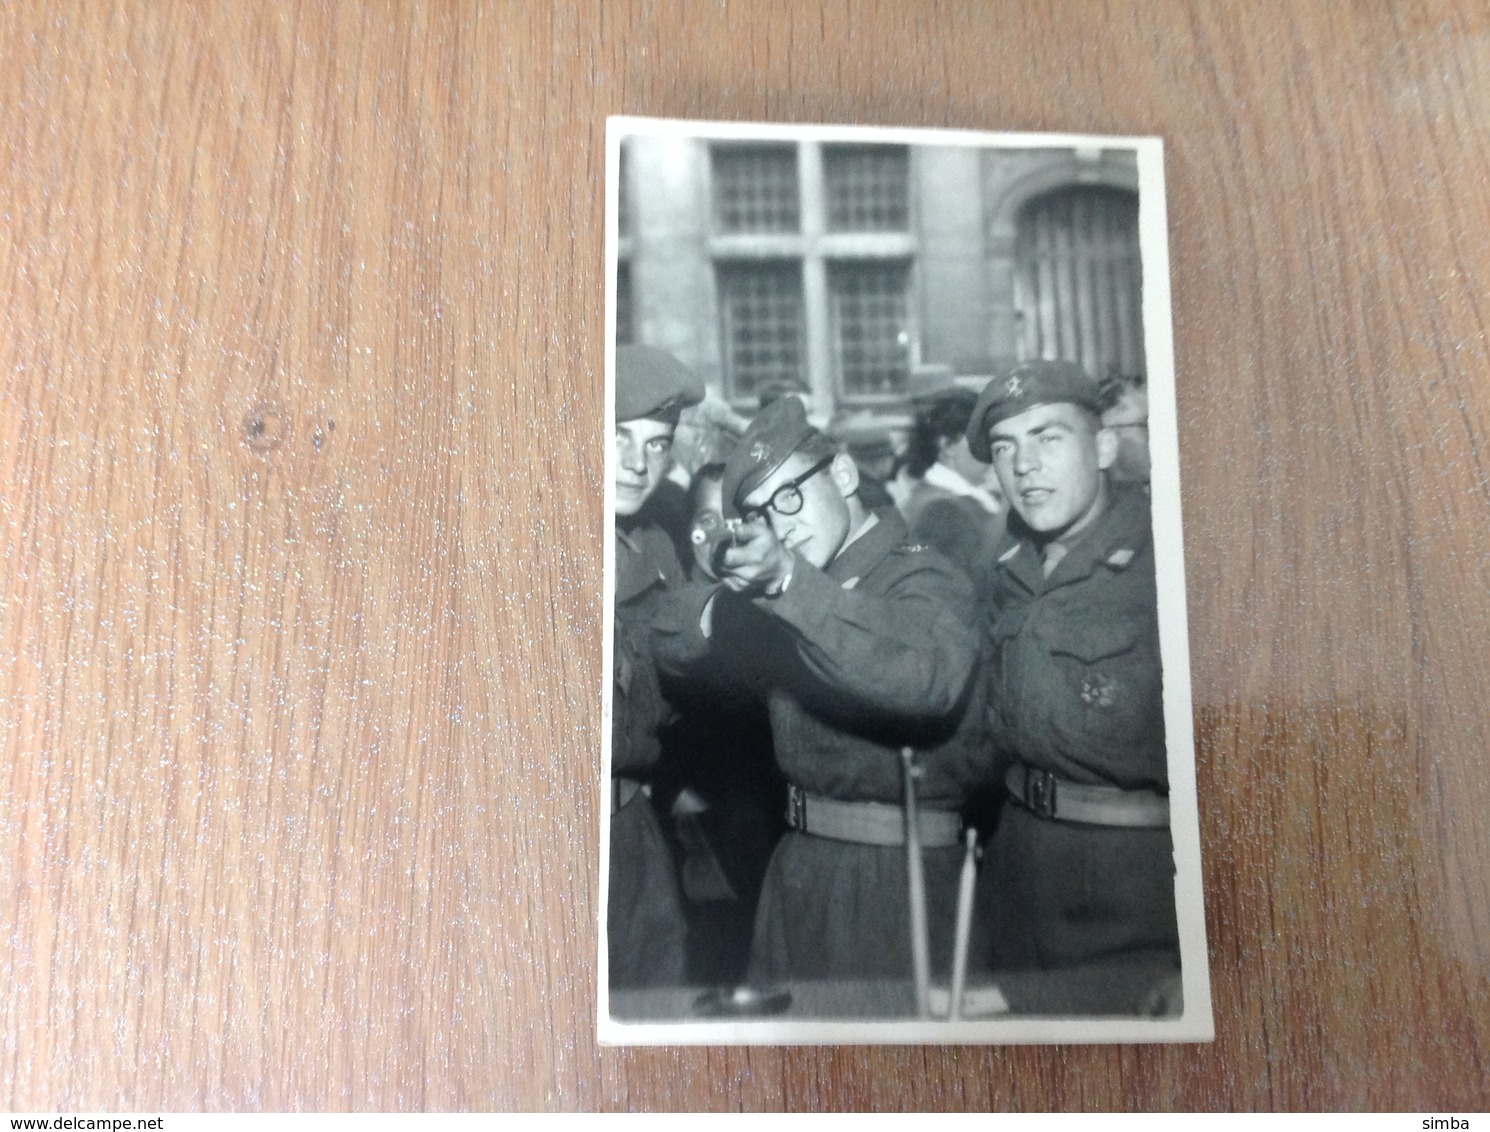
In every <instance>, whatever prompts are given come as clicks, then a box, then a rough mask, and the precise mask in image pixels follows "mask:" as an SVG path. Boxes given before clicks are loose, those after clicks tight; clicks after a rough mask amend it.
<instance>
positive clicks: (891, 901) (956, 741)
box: [658, 398, 989, 981]
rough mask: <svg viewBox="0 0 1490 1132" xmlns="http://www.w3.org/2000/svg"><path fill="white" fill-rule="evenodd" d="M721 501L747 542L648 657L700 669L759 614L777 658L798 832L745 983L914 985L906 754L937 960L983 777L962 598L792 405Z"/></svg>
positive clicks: (776, 728) (779, 405)
mask: <svg viewBox="0 0 1490 1132" xmlns="http://www.w3.org/2000/svg"><path fill="white" fill-rule="evenodd" d="M723 490H724V501H725V505H726V507H727V508H729V509H731V510H732V511H733V512H734V513H735V514H737V515H738V517H739V518H740V520H741V521H742V523H743V525H742V527H741V528H740V530H739V533H738V537H737V541H736V543H735V544H734V545H729V546H726V547H724V548H723V549H722V550H721V552H720V555H719V559H718V562H719V570H718V573H719V577H720V579H721V581H722V586H721V587H716V588H704V589H698V590H694V591H693V592H692V593H691V594H683V593H679V594H677V595H675V599H676V601H677V603H678V604H677V606H676V607H675V609H674V614H675V616H671V617H668V618H666V619H665V620H664V622H663V631H662V633H661V634H660V639H659V642H658V647H659V650H660V652H661V653H662V654H663V655H666V656H668V657H670V658H671V660H672V661H673V662H676V663H683V662H686V661H688V660H689V659H691V658H694V657H696V656H697V655H698V652H699V650H700V649H706V648H707V647H708V639H707V635H708V633H709V632H710V631H711V630H712V627H713V626H714V625H720V624H723V623H725V618H723V617H722V616H720V614H722V613H723V611H724V609H725V608H726V607H727V604H728V603H730V602H736V603H739V602H744V603H749V604H750V605H753V606H754V607H755V609H754V610H752V612H753V613H756V614H757V616H756V618H755V620H757V621H760V622H762V626H761V628H760V630H759V632H760V633H761V635H762V637H763V638H768V639H769V640H770V641H771V647H772V655H773V657H774V658H775V662H774V664H773V667H772V671H771V672H770V673H769V676H768V681H769V686H768V688H767V689H766V693H767V703H768V708H769V714H770V720H771V731H772V737H773V741H774V746H775V751H776V758H777V761H778V763H779V765H780V768H781V771H782V773H783V775H784V776H785V778H786V779H787V781H788V782H789V784H790V785H789V789H788V805H787V822H788V825H789V827H790V828H789V830H788V832H787V833H786V834H785V835H784V836H783V838H782V840H781V842H780V843H779V844H778V846H777V849H776V852H775V854H774V856H773V857H772V860H771V863H770V866H769V867H768V869H767V873H766V877H765V880H764V883H763V886H762V892H761V896H760V901H759V905H758V909H757V913H756V922H755V929H754V938H753V942H752V947H751V959H750V975H751V978H752V979H754V980H757V981H774V980H781V979H823V978H905V977H907V976H909V975H910V973H911V970H912V964H911V953H910V942H909V939H910V936H909V932H910V929H909V912H908V903H907V884H906V865H905V847H904V842H905V827H904V813H903V810H902V808H901V800H902V797H903V783H902V764H901V758H900V750H901V748H902V747H905V746H912V747H914V748H916V750H917V751H918V753H919V760H920V766H921V777H920V779H919V791H920V802H921V815H920V816H921V819H922V820H921V828H920V840H921V842H922V844H923V846H924V847H925V848H924V857H925V872H926V890H927V897H928V910H929V920H930V924H931V927H932V931H933V934H932V941H931V942H932V946H933V955H934V956H936V957H938V958H943V959H944V958H945V956H946V954H947V953H948V952H949V950H950V946H949V940H948V938H947V937H948V936H949V935H950V930H951V926H952V924H953V920H954V912H955V904H956V886H957V873H958V867H959V863H960V857H961V854H960V852H959V849H958V838H959V833H960V827H961V817H960V813H959V811H960V809H961V807H962V805H963V803H964V800H965V798H966V796H967V793H968V791H969V789H970V788H971V786H972V785H973V784H974V783H976V782H977V781H979V780H980V779H983V778H986V776H987V774H988V772H989V763H988V755H987V752H986V746H985V745H984V744H983V743H982V742H980V739H981V724H982V720H981V715H982V703H981V692H982V680H981V677H979V676H978V674H977V673H976V671H975V670H976V666H977V658H978V640H977V633H976V630H975V627H974V626H973V625H972V624H971V623H970V620H971V619H970V618H969V617H968V610H970V609H971V608H972V605H973V594H972V588H971V586H970V584H969V582H968V580H967V578H966V576H965V575H963V574H962V573H961V571H959V570H958V569H957V568H956V567H954V566H953V565H952V564H951V563H950V562H948V561H947V560H946V559H944V558H943V557H941V556H940V555H939V554H937V553H936V552H935V551H932V550H929V549H926V548H923V547H920V546H916V545H914V544H911V543H909V542H908V541H907V534H906V530H905V526H904V524H903V523H902V522H901V520H900V518H899V517H898V515H896V514H895V513H894V512H893V511H886V512H881V513H875V512H872V511H871V510H870V509H869V508H867V507H866V506H865V505H864V503H863V501H862V500H861V499H860V496H859V474H858V469H857V468H856V466H855V464H854V462H853V460H852V459H850V458H849V457H848V456H847V455H845V454H843V453H841V452H839V451H838V450H837V448H836V447H835V446H834V445H833V444H832V442H831V441H829V440H828V438H827V437H825V436H824V435H823V434H821V433H820V432H818V431H817V430H815V429H813V428H812V427H811V426H810V425H809V424H808V423H807V420H806V416H805V414H804V412H803V409H802V406H801V404H800V402H799V401H797V400H796V399H794V398H788V399H785V400H782V401H778V402H776V403H774V404H772V405H771V406H769V407H768V408H767V409H766V410H764V411H763V412H762V413H761V414H760V415H759V416H757V417H756V419H755V420H754V421H753V422H752V423H751V426H750V428H749V429H748V430H747V432H746V434H745V436H744V437H743V438H742V440H741V442H740V444H739V446H738V447H737V448H736V450H735V452H734V454H733V455H732V456H731V457H730V459H729V461H728V462H727V463H726V465H725V476H724V483H723ZM761 614H763V615H764V616H760V615H761ZM732 620H733V621H734V623H736V624H739V623H741V620H742V619H740V618H732Z"/></svg>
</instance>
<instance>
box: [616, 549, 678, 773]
mask: <svg viewBox="0 0 1490 1132" xmlns="http://www.w3.org/2000/svg"><path fill="white" fill-rule="evenodd" d="M682 577H683V572H682V570H681V568H680V567H679V566H678V558H677V554H676V553H675V552H674V551H673V545H672V542H671V540H670V539H669V538H668V537H667V535H666V534H665V533H664V532H663V531H662V529H661V528H659V527H655V526H652V525H650V524H645V523H643V524H640V525H638V526H635V527H633V528H632V529H631V530H629V531H623V530H622V529H621V528H620V527H617V528H616V619H615V644H614V652H613V664H612V669H613V680H614V697H613V699H612V713H611V721H612V722H611V773H612V774H623V775H629V776H631V777H640V776H643V775H644V774H645V773H646V772H647V771H648V770H649V769H650V768H651V767H652V765H653V764H654V763H656V762H657V760H658V758H659V757H660V755H661V746H660V743H659V741H658V738H657V730H658V727H659V726H660V725H661V724H662V722H663V718H664V716H665V715H666V713H667V710H668V709H667V704H666V701H665V700H664V699H663V698H662V690H661V687H660V686H659V684H658V679H657V667H656V664H655V663H654V662H653V658H652V650H651V626H652V622H653V620H654V619H655V617H656V610H657V604H658V602H659V601H660V599H661V597H662V595H663V593H664V592H665V591H666V590H667V588H668V587H669V586H672V585H675V584H677V583H679V582H681V581H682Z"/></svg>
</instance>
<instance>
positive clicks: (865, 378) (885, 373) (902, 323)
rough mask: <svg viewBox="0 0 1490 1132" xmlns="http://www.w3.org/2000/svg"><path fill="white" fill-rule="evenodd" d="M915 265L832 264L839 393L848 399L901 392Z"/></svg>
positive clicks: (908, 362)
mask: <svg viewBox="0 0 1490 1132" xmlns="http://www.w3.org/2000/svg"><path fill="white" fill-rule="evenodd" d="M910 276H911V271H910V264H909V263H908V262H906V261H904V260H884V261H879V260H852V261H844V262H838V263H832V264H829V265H828V302H829V308H830V316H831V320H832V330H833V349H834V354H835V356H836V357H837V359H838V381H839V392H840V393H841V394H842V395H843V396H844V397H845V398H849V399H854V398H885V397H897V396H902V395H903V394H904V392H905V386H906V381H907V379H908V377H909V376H910V368H911V327H910V297H909V291H910Z"/></svg>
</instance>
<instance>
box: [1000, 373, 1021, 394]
mask: <svg viewBox="0 0 1490 1132" xmlns="http://www.w3.org/2000/svg"><path fill="white" fill-rule="evenodd" d="M1004 388H1005V389H1007V390H1008V391H1009V396H1010V397H1023V396H1024V378H1022V377H1020V376H1019V375H1018V374H1017V373H1016V374H1015V375H1014V376H1013V377H1011V378H1009V381H1008V384H1006V385H1005V386H1004Z"/></svg>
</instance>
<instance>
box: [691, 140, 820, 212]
mask: <svg viewBox="0 0 1490 1132" xmlns="http://www.w3.org/2000/svg"><path fill="white" fill-rule="evenodd" d="M713 154H714V219H715V221H716V222H717V223H718V225H719V230H720V231H722V232H795V231H797V229H798V227H799V226H800V223H799V217H798V211H799V210H798V199H797V149H796V147H795V146H789V145H785V146H783V145H777V146H722V147H720V148H717V149H715V150H714V151H713Z"/></svg>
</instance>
